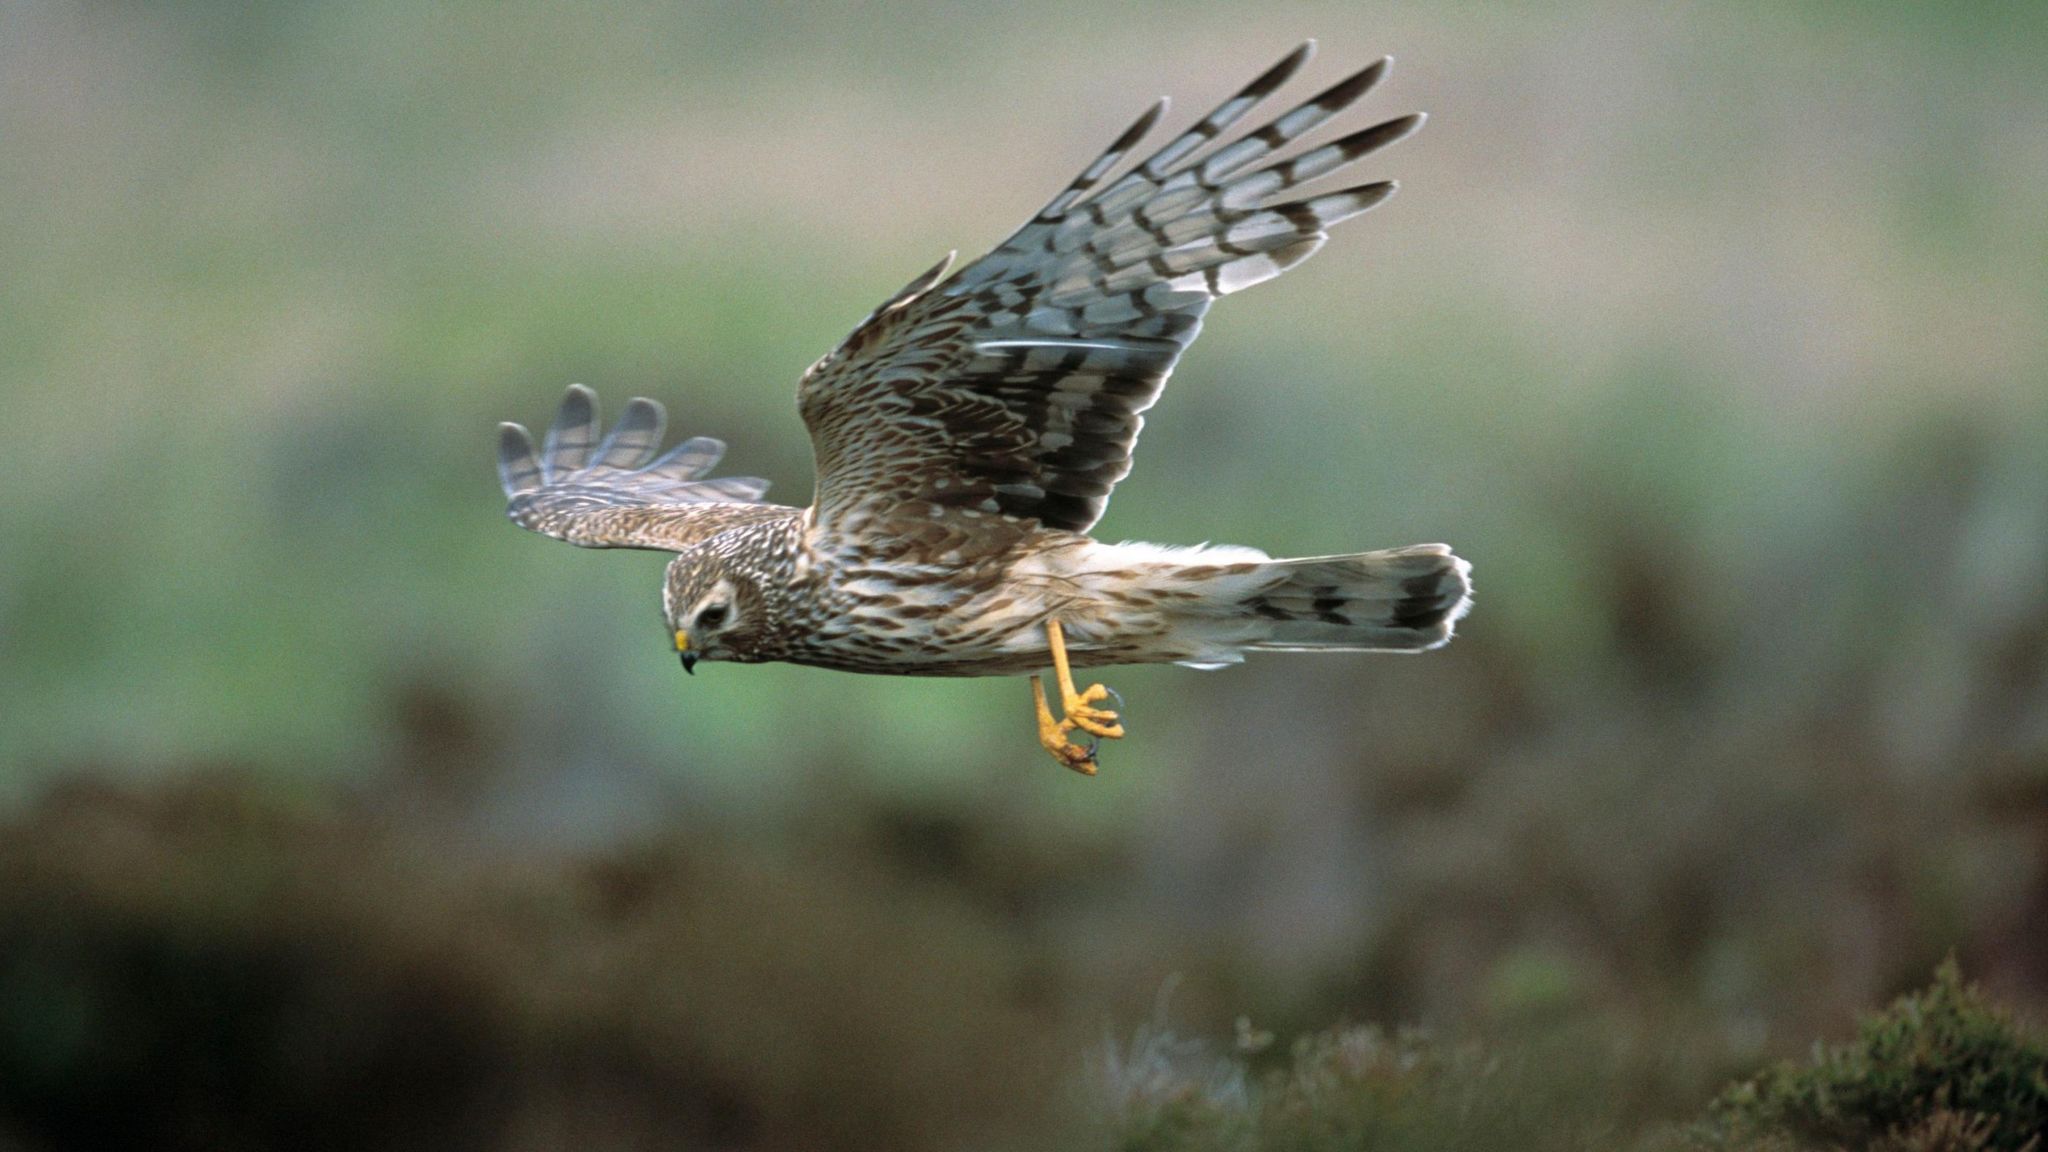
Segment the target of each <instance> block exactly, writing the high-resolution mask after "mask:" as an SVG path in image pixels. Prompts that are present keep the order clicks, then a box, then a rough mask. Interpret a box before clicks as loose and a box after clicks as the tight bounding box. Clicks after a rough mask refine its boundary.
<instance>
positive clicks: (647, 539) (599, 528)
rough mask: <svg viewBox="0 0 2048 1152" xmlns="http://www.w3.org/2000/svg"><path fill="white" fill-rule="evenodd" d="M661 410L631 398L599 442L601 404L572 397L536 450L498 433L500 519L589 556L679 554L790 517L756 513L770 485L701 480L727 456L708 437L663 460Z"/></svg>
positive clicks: (585, 394)
mask: <svg viewBox="0 0 2048 1152" xmlns="http://www.w3.org/2000/svg"><path fill="white" fill-rule="evenodd" d="M665 420H666V418H665V416H664V414H663V412H662V408H661V405H659V404H657V403H655V402H654V401H652V400H647V399H640V398H636V399H634V400H633V401H632V402H631V403H629V404H627V405H626V410H625V412H624V414H622V415H621V416H620V417H619V422H618V423H617V424H616V425H614V426H613V427H612V430H611V431H610V432H608V433H606V434H605V435H604V437H603V439H599V438H598V430H599V428H600V424H599V422H598V413H597V396H596V395H595V394H594V393H592V392H591V391H590V389H588V388H585V387H583V386H582V385H580V384H579V385H575V386H573V387H571V388H570V389H569V392H568V395H566V396H564V397H563V399H562V406H561V408H560V410H559V411H557V412H556V414H555V419H554V423H552V424H551V425H549V427H548V431H547V436H546V437H545V438H544V439H543V441H542V444H541V447H540V448H539V450H537V451H536V450H535V448H534V445H533V437H532V436H531V435H529V434H528V433H527V431H526V429H525V428H523V427H521V426H519V425H517V424H502V425H500V426H499V429H498V431H499V437H498V478H499V481H500V483H502V484H503V485H504V488H505V497H506V500H507V501H508V503H507V505H506V514H507V515H509V516H510V517H511V518H512V521H513V522H514V523H516V524H518V525H520V526H521V527H523V528H530V529H532V530H533V531H535V532H539V533H540V534H542V535H544V536H552V537H554V538H555V539H557V540H567V541H568V542H569V543H571V544H578V545H581V546H583V547H585V548H649V549H656V550H661V551H668V552H679V551H681V550H683V549H685V548H688V547H690V546H691V545H693V544H695V543H697V542H699V541H701V540H705V539H708V538H710V537H712V536H715V535H717V534H718V533H720V532H723V531H725V530H726V529H728V528H735V527H738V526H740V525H742V524H748V523H753V522H755V521H757V520H761V519H773V518H781V517H786V516H788V515H789V514H790V510H789V509H788V508H784V507H781V506H779V505H774V504H763V503H760V497H761V495H762V494H763V493H764V492H766V491H767V490H768V482H767V481H766V480H759V479H755V478H754V477H751V476H728V477H721V478H717V479H701V477H702V476H703V475H704V473H706V472H709V471H710V470H711V469H712V468H713V467H714V466H716V465H717V463H718V460H719V457H721V456H723V455H724V454H725V445H724V444H722V443H720V442H718V441H717V440H713V439H710V438H709V437H704V436H699V437H695V438H693V439H689V440H685V441H683V442H682V443H680V444H678V445H676V446H675V447H673V448H671V449H669V450H668V451H667V452H662V451H660V449H661V439H662V426H663V424H664V423H665Z"/></svg>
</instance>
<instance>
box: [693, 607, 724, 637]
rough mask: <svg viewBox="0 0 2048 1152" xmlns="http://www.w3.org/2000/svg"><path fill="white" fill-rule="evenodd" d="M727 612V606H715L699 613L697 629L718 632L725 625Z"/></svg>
mask: <svg viewBox="0 0 2048 1152" xmlns="http://www.w3.org/2000/svg"><path fill="white" fill-rule="evenodd" d="M725 611H726V609H725V605H723V604H713V605H712V606H711V607H709V608H706V609H705V610H703V611H702V612H699V613H697V627H699V628H702V629H705V630H706V631H716V630H718V629H719V628H721V627H723V626H724V625H725Z"/></svg>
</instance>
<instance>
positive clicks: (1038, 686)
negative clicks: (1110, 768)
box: [1031, 620, 1124, 776]
mask: <svg viewBox="0 0 2048 1152" xmlns="http://www.w3.org/2000/svg"><path fill="white" fill-rule="evenodd" d="M1045 634H1046V640H1047V641H1048V642H1049V645H1050V647H1051V649H1052V664H1053V670H1054V671H1055V672H1056V673H1057V674H1058V676H1059V687H1060V708H1061V710H1062V711H1064V712H1065V713H1066V719H1064V720H1055V719H1053V715H1052V709H1051V708H1050V707H1048V706H1047V704H1046V699H1045V685H1044V684H1043V683H1042V682H1041V681H1040V680H1039V678H1038V677H1036V676H1033V677H1032V678H1031V699H1032V703H1033V704H1034V705H1035V706H1036V708H1037V710H1038V742H1039V743H1040V744H1042V745H1044V746H1045V750H1046V751H1048V752H1050V753H1052V757H1053V759H1055V760H1058V761H1059V762H1060V763H1061V764H1064V765H1066V766H1067V767H1068V768H1071V769H1073V770H1074V771H1076V772H1080V773H1084V774H1086V775H1089V776H1093V775H1095V750H1094V749H1093V748H1083V747H1081V746H1080V745H1078V744H1076V743H1074V742H1073V741H1071V740H1069V739H1067V734H1068V733H1069V732H1071V731H1073V730H1074V729H1076V728H1079V729H1080V730H1081V731H1083V732H1086V733H1088V734H1089V735H1091V736H1096V737H1099V738H1101V739H1104V740H1121V739H1122V738H1123V735H1124V726H1123V725H1122V724H1121V723H1120V722H1119V721H1118V718H1117V714H1116V713H1115V712H1114V711H1112V710H1110V709H1108V708H1096V707H1093V705H1094V704H1095V702H1096V701H1098V700H1106V699H1108V698H1109V697H1110V695H1111V693H1110V690H1109V689H1108V688H1106V687H1104V686H1103V685H1101V684H1091V685H1089V686H1088V687H1087V689H1086V690H1083V691H1076V690H1075V688H1074V676H1073V671H1072V669H1070V668H1069V667H1068V665H1067V641H1066V636H1065V634H1064V633H1063V632H1061V630H1060V622H1059V621H1058V620H1047V621H1046V622H1045Z"/></svg>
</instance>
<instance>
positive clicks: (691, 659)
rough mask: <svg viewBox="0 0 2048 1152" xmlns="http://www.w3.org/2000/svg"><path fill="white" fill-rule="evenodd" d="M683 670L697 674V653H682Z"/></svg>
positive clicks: (693, 674)
mask: <svg viewBox="0 0 2048 1152" xmlns="http://www.w3.org/2000/svg"><path fill="white" fill-rule="evenodd" d="M683 671H685V672H688V673H689V674H690V675H692V676H695V675H696V674H697V654H696V653H695V652H685V653H683Z"/></svg>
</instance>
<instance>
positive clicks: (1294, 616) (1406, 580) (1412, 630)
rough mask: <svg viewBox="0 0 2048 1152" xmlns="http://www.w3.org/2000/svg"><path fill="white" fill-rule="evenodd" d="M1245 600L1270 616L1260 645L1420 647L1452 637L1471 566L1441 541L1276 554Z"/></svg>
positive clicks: (1467, 602) (1254, 612)
mask: <svg viewBox="0 0 2048 1152" xmlns="http://www.w3.org/2000/svg"><path fill="white" fill-rule="evenodd" d="M1262 567H1263V571H1262V573H1261V575H1267V574H1270V575H1271V576H1272V577H1273V579H1272V580H1271V581H1270V582H1268V583H1265V584H1264V586H1263V587H1261V588H1260V589H1259V590H1258V591H1257V592H1255V593H1253V594H1251V595H1249V596H1247V597H1245V598H1244V599H1243V600H1241V601H1239V605H1238V606H1239V607H1240V608H1241V610H1242V611H1243V612H1245V613H1246V614H1247V615H1249V616H1251V617H1254V618H1256V619H1259V620H1262V621H1266V622H1267V625H1266V628H1265V631H1264V635H1263V637H1262V638H1259V639H1255V640H1253V641H1252V642H1251V643H1250V644H1249V645H1247V647H1249V648H1251V649H1253V650H1257V651H1301V650H1318V649H1319V650H1323V651H1344V650H1353V651H1383V652H1421V651H1424V650H1426V649H1430V648H1436V647H1439V646H1441V645H1443V644H1444V643H1446V642H1448V641H1449V640H1450V638H1451V630H1452V629H1453V628H1454V627H1456V625H1457V622H1458V620H1459V619H1460V618H1461V617H1463V616H1464V615H1465V613H1466V611H1468V610H1469V609H1470V608H1471V607H1472V584H1471V571H1472V566H1471V565H1470V564H1467V563H1466V562H1465V561H1464V560H1461V559H1459V558H1458V557H1457V556H1454V555H1452V554H1451V550H1450V548H1448V547H1446V546H1445V545H1442V544H1416V545H1412V546H1410V547H1407V548H1389V549H1386V550H1384V551H1380V552H1360V553H1358V554H1356V555H1351V556H1315V557H1310V558H1307V559H1300V560H1274V561H1272V562H1271V563H1269V564H1266V565H1263V566H1262Z"/></svg>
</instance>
